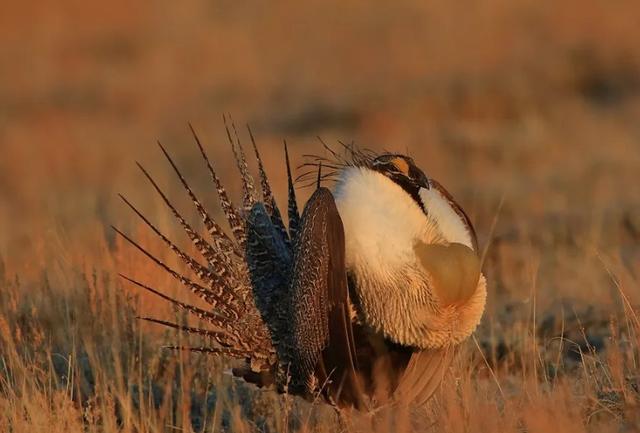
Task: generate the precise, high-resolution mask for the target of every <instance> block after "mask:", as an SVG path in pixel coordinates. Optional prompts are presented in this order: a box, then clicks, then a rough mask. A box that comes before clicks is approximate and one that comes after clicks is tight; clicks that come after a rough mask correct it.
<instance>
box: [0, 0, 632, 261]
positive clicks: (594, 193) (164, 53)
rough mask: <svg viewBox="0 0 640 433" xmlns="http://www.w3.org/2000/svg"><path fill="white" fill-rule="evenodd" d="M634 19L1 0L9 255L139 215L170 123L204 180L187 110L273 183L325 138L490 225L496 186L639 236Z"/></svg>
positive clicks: (489, 5)
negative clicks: (406, 169)
mask: <svg viewBox="0 0 640 433" xmlns="http://www.w3.org/2000/svg"><path fill="white" fill-rule="evenodd" d="M638 19H640V5H639V4H638V2H636V1H633V0H616V1H614V2H609V1H598V0H589V1H587V2H584V1H577V0H576V1H573V0H564V1H560V2H551V1H539V0H536V1H533V0H516V1H506V0H491V1H485V2H480V1H472V0H469V1H463V2H455V3H452V2H448V1H432V2H421V1H399V2H393V4H391V3H389V4H381V3H376V4H372V3H370V2H365V1H350V2H333V1H314V2H305V5H300V4H299V3H298V2H293V1H289V2H288V1H284V2H263V1H247V2H241V3H238V2H233V1H184V2H171V1H158V2H153V3H146V2H142V3H140V2H130V1H124V0H122V1H121V0H114V1H112V2H107V3H105V2H82V1H73V0H64V1H56V2H53V1H22V2H6V3H5V4H4V5H3V6H2V13H0V28H2V38H0V221H1V222H2V224H1V227H2V228H1V229H0V254H2V257H3V258H4V260H5V261H8V262H12V263H14V264H15V263H18V264H20V266H29V265H33V263H30V262H32V259H29V257H30V256H32V253H31V250H32V249H33V248H36V247H37V244H38V242H40V240H42V239H43V236H45V235H46V232H47V230H48V229H50V228H51V227H54V226H58V227H64V228H65V231H66V232H67V233H68V235H69V236H71V237H73V236H74V234H75V233H76V231H81V230H83V229H84V226H86V225H87V224H91V223H92V222H95V221H101V222H118V221H119V220H121V219H122V218H128V217H129V214H128V213H125V212H122V210H123V209H122V206H120V204H119V203H117V202H116V192H120V191H121V192H126V193H128V194H130V195H131V196H133V198H136V199H139V200H142V201H143V202H144V201H146V200H150V199H152V197H153V196H152V195H151V194H149V192H150V190H149V188H148V187H147V185H143V182H142V180H143V179H142V177H141V176H139V174H138V173H137V172H136V170H135V165H134V164H133V161H135V160H140V161H141V162H143V163H145V164H146V165H148V166H150V167H151V168H153V169H155V168H156V166H157V169H155V170H154V172H155V173H156V176H158V177H160V178H161V179H162V178H163V177H166V178H167V179H172V178H169V177H168V175H170V174H171V173H169V172H168V170H167V169H166V168H165V166H164V165H160V164H163V161H162V160H161V154H160V153H159V151H158V149H157V147H156V146H155V141H156V140H157V139H159V140H161V141H162V142H163V143H164V144H165V145H166V146H167V147H168V148H169V149H171V150H172V152H173V153H174V154H176V155H177V156H178V159H179V161H180V162H181V164H182V166H183V167H184V168H185V170H187V171H188V172H189V175H190V177H191V178H192V179H195V180H194V182H201V184H202V186H203V187H207V184H206V173H205V171H204V170H203V167H202V166H201V164H200V160H199V158H198V155H197V153H196V152H195V146H194V144H193V140H192V139H191V137H190V135H189V131H188V128H187V122H192V123H193V125H194V127H195V128H196V130H197V131H198V132H199V133H200V135H201V136H202V139H203V141H204V142H205V143H207V145H208V146H209V148H210V149H211V153H212V156H213V157H214V160H217V161H219V162H218V167H219V169H220V170H221V171H222V172H223V173H222V174H223V177H224V178H225V179H226V180H227V184H228V185H229V188H231V189H233V188H235V187H237V186H238V185H237V182H235V181H234V176H235V173H234V172H233V171H232V170H231V169H230V164H229V161H230V159H229V155H230V153H229V151H228V150H229V149H228V146H227V143H226V141H225V135H224V130H223V127H222V120H221V117H222V113H230V114H231V115H232V116H233V117H234V119H235V121H236V123H238V124H239V125H240V126H241V127H242V128H241V129H244V124H245V123H249V124H250V125H251V126H252V128H253V130H254V132H255V134H256V136H257V139H258V142H259V144H260V145H261V146H262V148H263V149H264V150H263V153H264V154H265V157H266V159H267V168H268V171H269V174H270V176H271V178H272V181H273V182H274V183H275V184H276V188H277V191H278V192H279V193H280V194H282V193H283V191H284V189H283V176H282V175H283V173H284V170H283V164H282V149H281V143H282V140H283V139H287V140H288V142H289V144H290V146H291V149H292V158H293V160H294V164H295V163H296V162H301V159H302V158H301V155H302V154H304V153H309V152H315V153H322V148H321V146H320V144H319V142H318V140H317V138H316V137H317V136H320V137H322V139H323V140H324V141H326V142H327V143H329V144H332V143H336V141H337V140H342V141H344V142H351V141H354V142H355V143H356V144H357V145H359V146H363V147H368V148H372V149H376V150H380V149H388V150H394V151H399V152H408V153H410V154H412V155H413V156H414V157H415V158H416V159H417V161H418V163H419V165H420V166H422V167H423V168H424V170H425V171H426V172H427V173H429V174H430V175H432V176H434V177H436V178H438V179H439V180H440V181H441V182H442V183H444V185H446V186H447V187H448V188H449V189H450V190H451V192H452V193H453V194H454V196H456V197H458V198H459V199H460V200H461V201H462V202H463V204H464V206H465V208H467V209H468V210H469V212H470V213H471V214H472V216H474V219H475V220H476V222H477V224H478V226H479V227H478V231H479V233H480V235H481V237H483V236H484V237H486V236H487V233H488V229H489V226H490V223H491V220H492V218H493V214H494V213H495V210H496V207H497V204H498V203H499V201H500V199H501V198H502V197H504V206H503V209H502V214H503V215H502V218H501V224H509V223H513V224H516V223H524V222H526V221H530V222H533V221H535V222H536V224H537V223H538V222H540V221H542V220H545V219H551V220H553V221H554V225H557V224H562V222H561V221H557V220H554V218H556V217H557V216H558V215H566V217H567V218H576V219H578V220H580V221H583V222H584V223H585V224H586V225H587V226H591V223H593V222H594V221H595V222H596V223H598V224H600V223H599V222H600V221H602V223H603V224H604V221H605V220H606V221H607V222H611V221H613V222H614V223H616V222H619V221H621V220H624V221H627V222H626V223H624V224H626V225H627V226H629V227H630V230H631V232H632V233H635V234H636V236H637V235H638V230H640V229H639V228H638V205H639V204H640V188H638V187H637V183H638V180H639V178H638V170H639V169H640V48H639V46H638V40H640V31H639V30H638ZM172 180H173V179H172ZM171 183H173V184H175V182H171ZM143 207H144V206H143ZM570 228H571V227H569V228H568V229H570ZM601 228H602V229H605V228H606V227H605V228H603V227H600V226H598V228H597V230H600V229H601ZM92 229H93V227H92ZM78 233H80V232H78Z"/></svg>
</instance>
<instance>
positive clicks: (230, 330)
mask: <svg viewBox="0 0 640 433" xmlns="http://www.w3.org/2000/svg"><path fill="white" fill-rule="evenodd" d="M224 120H225V129H226V131H227V138H228V139H229V142H230V144H231V146H232V150H233V153H234V156H235V158H236V163H237V167H238V169H239V171H240V174H241V178H242V181H243V194H244V198H243V210H242V212H239V211H238V210H237V209H236V208H235V207H234V205H233V203H232V202H231V200H230V199H229V197H228V194H227V192H226V189H225V188H224V187H223V185H222V183H221V181H220V179H219V177H218V175H217V173H216V172H215V170H214V169H213V165H212V164H211V162H210V160H209V158H208V156H207V154H206V152H205V150H204V147H203V145H202V143H201V141H200V139H199V137H198V135H197V134H196V132H195V130H194V128H193V127H192V126H191V125H189V127H190V129H191V132H192V133H193V136H194V139H195V141H196V144H197V146H198V149H199V151H200V153H201V155H202V157H203V159H204V162H205V164H206V166H207V169H208V171H209V174H210V175H211V179H212V181H213V184H214V187H215V189H216V191H217V193H218V198H219V202H220V207H221V208H222V211H223V212H224V214H225V217H226V219H227V222H228V224H229V227H230V228H231V232H232V233H233V236H234V239H235V242H234V241H232V240H231V239H230V238H229V237H228V236H227V235H226V233H225V232H224V231H223V230H222V228H221V227H220V225H219V224H217V222H216V221H215V220H214V219H213V218H212V217H211V216H210V214H209V213H208V212H207V211H206V209H205V208H204V206H203V205H202V203H201V201H200V200H199V199H198V198H197V197H196V195H195V193H194V192H193V190H192V188H191V187H190V186H189V184H188V182H187V180H186V179H185V177H184V176H183V175H182V173H181V172H180V170H179V169H178V167H177V165H176V164H175V162H174V161H173V159H172V158H171V156H170V155H169V153H168V152H167V150H166V149H165V148H164V147H163V146H162V145H161V144H160V143H158V145H159V146H160V149H161V151H162V153H163V154H164V156H165V157H166V159H167V161H168V162H169V164H170V165H171V167H172V168H173V170H174V172H175V173H176V175H177V177H178V179H179V181H180V183H181V184H182V186H183V188H184V190H185V192H186V193H187V195H188V196H189V198H190V199H191V201H192V202H193V204H194V206H195V208H196V210H197V212H198V214H199V215H200V217H201V219H202V221H203V224H204V225H205V227H206V229H207V232H208V234H209V237H210V238H211V240H212V242H211V243H209V242H208V241H207V240H205V239H204V238H203V237H202V236H200V235H199V234H198V233H197V232H196V231H195V230H194V229H193V228H192V227H191V226H190V225H189V223H187V221H186V220H185V218H184V217H183V216H182V215H181V214H180V212H179V211H178V210H177V209H176V208H175V206H174V205H173V204H172V203H171V201H170V200H169V198H168V197H167V196H166V194H164V192H163V191H162V189H161V188H160V187H159V186H158V184H157V183H156V182H155V181H154V180H153V178H152V177H151V175H150V174H149V172H148V171H147V170H145V169H144V167H142V165H140V164H138V166H139V168H140V170H141V171H142V173H143V174H144V176H145V177H146V178H147V179H148V180H149V182H150V183H151V185H152V186H153V188H154V189H155V190H156V192H157V193H158V194H159V195H160V197H161V199H162V201H163V202H164V203H165V205H166V206H167V208H168V209H169V210H170V211H171V213H172V214H173V215H174V217H175V218H176V220H177V221H178V223H179V224H180V226H181V227H182V228H183V230H184V231H185V233H186V234H187V236H188V237H189V239H190V240H191V241H192V243H193V244H194V245H195V247H196V249H197V251H198V253H199V254H200V255H201V256H202V258H203V259H204V260H206V262H207V265H208V266H207V267H205V266H204V265H202V264H201V263H200V262H199V261H198V260H196V259H194V258H193V257H191V256H189V255H188V254H186V253H185V252H184V251H182V250H181V249H180V248H178V247H177V246H176V245H175V244H174V243H173V242H172V241H171V240H170V239H169V238H168V237H166V236H165V235H164V234H163V233H162V232H161V231H160V230H159V229H158V228H157V227H156V226H155V225H154V224H153V223H151V221H150V220H149V219H148V218H146V217H145V216H144V215H143V214H142V212H140V211H139V210H138V209H137V208H136V207H135V206H134V205H133V204H132V203H131V202H130V201H128V200H127V199H126V198H125V197H124V196H121V198H122V200H123V201H124V202H125V204H127V206H129V207H130V208H131V209H132V210H133V212H134V213H135V214H136V215H137V216H138V217H139V218H141V219H142V221H143V222H144V223H145V224H146V225H147V226H148V227H149V228H150V229H151V230H152V231H153V232H154V234H155V235H156V236H158V237H159V238H160V239H161V240H162V242H163V243H164V244H165V245H166V246H167V247H168V248H169V249H171V250H172V251H173V252H174V253H175V254H176V255H177V256H178V258H179V259H180V260H181V261H182V262H183V264H185V265H186V266H187V267H188V268H189V269H190V270H191V271H192V272H193V273H194V274H195V275H196V277H197V279H198V280H199V282H197V281H193V280H191V279H189V278H187V277H186V276H184V275H182V274H180V273H179V272H177V271H175V270H173V269H171V268H170V267H169V266H167V265H166V264H165V263H164V262H162V261H161V260H159V259H158V258H157V257H156V256H154V255H153V254H151V253H150V252H149V251H148V250H147V249H146V248H144V247H143V246H141V245H140V244H138V243H137V242H136V241H134V240H133V239H132V238H130V237H129V236H127V235H126V234H125V233H123V232H122V231H120V230H118V229H115V228H114V229H115V230H116V232H117V233H118V234H119V235H120V236H122V237H123V238H124V239H125V240H127V241H128V242H129V243H130V244H132V245H133V246H134V247H135V248H137V249H138V250H139V251H141V252H142V253H143V254H144V255H146V256H147V257H148V258H149V259H150V260H152V261H153V262H154V263H156V264H157V265H158V266H159V267H160V268H161V269H163V270H164V271H165V272H167V273H169V274H170V275H171V276H172V277H173V278H175V279H176V280H177V281H179V282H180V283H181V284H182V285H183V286H185V287H186V288H188V289H189V290H190V291H191V292H193V293H194V294H196V295H198V296H199V297H200V298H201V299H202V300H204V301H205V302H206V303H207V304H209V305H210V306H211V308H212V309H211V311H207V310H203V309H201V308H198V307H195V306H192V305H190V304H188V303H186V302H182V301H179V300H176V299H173V298H171V297H168V296H166V295H164V294H162V293H161V292H159V291H157V290H156V289H153V288H151V287H149V286H147V285H145V284H143V283H141V282H138V281H136V280H134V279H132V278H129V277H126V276H123V278H125V279H126V280H127V281H129V282H131V283H132V284H135V285H136V286H138V287H140V288H142V289H144V290H146V291H149V292H151V293H153V294H155V295H156V296H160V297H161V298H163V299H165V300H166V301H168V302H170V303H171V304H173V305H175V306H177V307H178V308H181V309H183V310H185V311H187V312H189V313H190V314H191V315H193V316H195V317H197V318H199V319H202V320H204V321H205V322H207V323H208V324H209V325H212V326H214V327H215V328H216V329H206V328H195V327H191V326H187V325H180V324H177V323H172V322H168V321H165V320H160V319H155V318H142V319H143V320H146V321H150V322H153V323H156V324H160V325H163V326H167V327H170V328H173V329H177V330H180V331H183V332H186V333H191V334H197V335H201V336H204V337H208V338H209V339H210V340H211V341H212V342H214V343H215V345H216V346H215V347H183V346H167V347H169V348H172V349H180V350H191V351H198V352H206V353H214V354H223V355H228V356H231V357H234V358H240V359H245V360H246V361H247V367H246V368H242V369H239V370H238V371H241V372H242V375H243V376H244V377H245V378H246V377H254V378H260V380H261V381H262V382H264V381H266V382H269V381H272V380H273V377H272V374H271V373H272V372H274V371H275V370H276V369H277V360H276V356H275V349H274V346H273V343H272V338H271V337H272V336H271V335H270V333H269V330H268V327H267V326H266V324H265V322H264V321H263V320H262V318H261V315H260V312H259V311H258V309H257V307H256V299H255V298H254V296H255V295H254V290H253V288H252V285H251V279H250V275H249V269H248V266H247V262H246V258H245V250H244V248H245V244H246V239H247V219H246V218H247V217H248V216H249V213H250V211H251V208H252V207H253V206H254V204H255V203H256V198H255V186H254V183H253V179H252V177H251V175H250V174H249V170H248V164H247V161H246V157H245V154H244V150H243V148H242V145H241V143H240V139H239V137H238V134H237V130H236V128H235V125H233V124H231V129H233V131H234V137H235V141H234V139H233V137H232V135H231V130H230V128H229V125H228V124H227V123H226V117H225V119H224ZM249 134H250V136H251V140H252V144H253V148H254V153H255V155H256V159H257V161H258V166H259V172H260V186H261V189H262V191H261V192H262V197H263V200H264V205H265V208H266V210H267V213H268V214H269V217H270V219H271V221H272V223H273V226H274V227H275V228H276V229H277V230H278V231H279V232H280V234H281V236H282V239H283V241H285V242H286V243H287V244H288V243H289V239H290V237H291V238H294V237H295V230H296V227H297V225H298V223H299V215H298V211H297V204H296V201H295V191H294V190H293V182H292V180H291V170H290V167H289V161H288V155H287V173H288V180H289V203H288V208H289V218H290V221H291V227H290V230H289V233H288V234H287V230H286V228H285V226H284V223H283V222H282V218H281V216H280V215H281V214H280V211H279V209H278V207H277V204H276V202H275V199H274V197H273V193H272V191H271V188H270V186H269V183H268V180H267V176H266V172H265V171H264V166H263V163H262V160H261V158H260V154H259V152H258V149H257V146H256V144H255V140H254V139H253V134H252V133H251V131H250V130H249ZM285 151H286V149H285ZM285 288H286V287H285V286H283V287H281V289H285ZM252 372H253V373H252Z"/></svg>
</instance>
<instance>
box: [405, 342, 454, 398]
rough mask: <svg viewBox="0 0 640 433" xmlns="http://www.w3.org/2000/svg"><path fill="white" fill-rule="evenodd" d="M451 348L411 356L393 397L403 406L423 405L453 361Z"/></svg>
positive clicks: (431, 350)
mask: <svg viewBox="0 0 640 433" xmlns="http://www.w3.org/2000/svg"><path fill="white" fill-rule="evenodd" d="M453 353H454V348H453V347H449V346H447V347H443V348H440V349H427V350H422V351H419V352H415V353H414V354H413V355H411V359H410V360H409V364H408V365H407V368H406V370H405V371H404V373H403V374H402V377H401V378H400V381H399V383H398V387H397V388H396V390H395V393H394V397H395V399H396V401H398V402H400V403H401V404H405V405H415V406H420V405H423V404H425V403H426V402H427V400H429V398H431V396H432V395H433V394H434V393H435V392H436V391H437V389H438V387H439V386H440V384H441V383H442V379H443V378H444V375H445V373H446V372H447V369H448V368H449V366H450V365H451V361H453Z"/></svg>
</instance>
